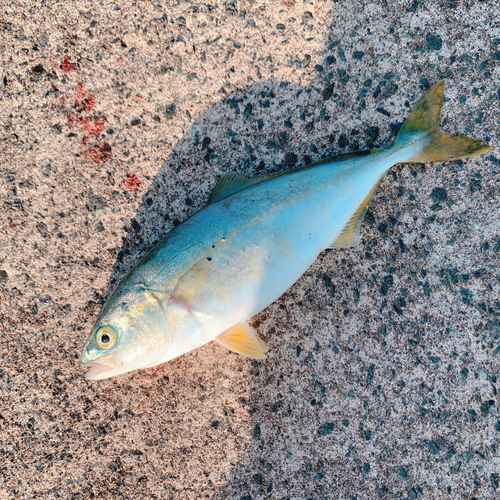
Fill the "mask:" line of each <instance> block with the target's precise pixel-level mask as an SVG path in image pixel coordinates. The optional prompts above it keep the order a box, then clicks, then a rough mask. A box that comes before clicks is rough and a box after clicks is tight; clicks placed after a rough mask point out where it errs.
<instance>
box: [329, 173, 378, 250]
mask: <svg viewBox="0 0 500 500" xmlns="http://www.w3.org/2000/svg"><path fill="white" fill-rule="evenodd" d="M378 185H379V183H378V182H377V184H375V186H373V189H372V190H371V191H370V192H369V193H368V196H367V197H366V198H365V199H364V200H363V203H361V205H360V206H359V207H358V209H357V210H356V212H354V214H353V216H352V217H351V218H350V219H349V222H348V223H347V224H346V226H345V227H344V229H343V230H342V232H341V233H340V234H339V235H338V236H337V237H336V238H335V240H334V241H333V242H332V243H331V244H330V246H329V247H328V248H351V247H355V246H356V245H359V243H360V242H361V236H360V235H359V230H360V228H361V221H362V220H363V217H364V216H365V214H366V211H367V210H368V204H369V203H370V201H371V199H372V198H373V197H374V196H375V192H376V191H377V187H378Z"/></svg>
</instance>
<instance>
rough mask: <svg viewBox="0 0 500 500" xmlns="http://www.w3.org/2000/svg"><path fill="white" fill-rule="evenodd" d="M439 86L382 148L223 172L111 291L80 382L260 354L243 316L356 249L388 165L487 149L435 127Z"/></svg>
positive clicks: (85, 352)
mask: <svg viewBox="0 0 500 500" xmlns="http://www.w3.org/2000/svg"><path fill="white" fill-rule="evenodd" d="M443 85H444V82H438V83H436V84H435V85H433V86H432V87H431V88H430V89H429V90H428V92H427V93H426V94H425V95H424V96H423V97H422V98H421V100H420V101H419V102H418V104H417V106H416V107H415V109H414V111H413V112H412V113H411V115H410V116H409V118H408V119H407V120H406V122H405V124H404V125H403V127H402V128H401V130H400V131H399V133H398V135H397V137H396V140H395V141H394V143H393V145H392V146H391V147H390V148H389V149H386V150H381V149H377V150H372V151H365V152H360V153H354V154H347V155H341V156H338V157H336V158H331V159H328V160H322V161H320V162H318V163H316V164H313V165H310V166H308V167H304V168H299V169H296V170H291V171H288V172H283V173H276V174H269V175H263V176H260V177H254V178H252V179H247V178H245V177H243V176H241V175H240V174H237V173H228V174H225V175H223V176H222V177H221V178H220V179H219V181H218V183H217V185H216V186H215V189H214V192H213V193H212V195H211V197H210V200H209V201H208V204H207V206H206V207H205V208H203V209H202V210H200V211H199V212H198V213H196V214H195V215H193V216H192V217H191V218H189V219H188V220H186V221H185V222H184V223H183V224H181V225H179V226H178V227H176V228H175V229H174V230H173V231H172V232H170V233H169V234H168V235H167V236H165V238H163V239H162V240H161V241H160V243H158V244H157V245H156V246H155V247H154V248H153V249H152V250H150V251H149V252H148V253H147V254H146V255H145V256H144V257H143V258H142V259H141V260H140V261H139V262H138V263H137V264H136V265H135V267H134V268H133V269H132V270H131V271H130V272H129V273H128V274H127V275H126V276H125V277H124V278H123V279H122V280H121V282H120V283H119V284H118V286H117V287H116V289H115V290H114V291H113V293H112V294H111V295H110V297H109V299H108V301H107V302H106V304H105V305H104V307H103V309H102V311H101V314H100V315H99V317H98V318H97V321H96V323H95V326H94V329H93V332H92V335H90V337H89V339H88V341H87V343H86V344H85V348H84V349H83V353H82V355H81V363H82V366H83V367H84V368H88V371H87V373H86V377H87V378H88V379H91V380H97V379H104V378H109V377H113V376H115V375H119V374H121V373H125V372H129V371H131V370H137V369H138V368H147V367H151V366H155V365H158V364H160V363H164V362H165V361H169V360H171V359H173V358H176V357H177V356H180V355H182V354H184V353H186V352H189V351H192V350H193V349H196V348H197V347H200V346H202V345H203V344H206V343H207V342H210V341H212V340H215V341H216V342H218V343H219V344H221V345H223V346H225V347H227V348H228V349H230V350H232V351H235V352H238V353H240V354H243V355H245V356H248V357H251V358H256V359H261V358H265V356H266V352H267V351H268V347H267V346H266V344H265V343H264V342H263V341H262V340H261V339H260V338H259V337H258V335H257V333H256V331H255V330H254V329H253V328H252V326H250V325H249V323H248V319H249V318H251V317H252V316H254V315H255V314H257V313H258V312H260V311H262V309H264V308H265V307H266V306H268V305H269V304H271V302H273V301H274V300H276V299H277V298H278V297H279V296H280V295H281V294H283V293H284V292H285V291H286V290H287V289H288V288H289V287H290V286H292V285H293V284H294V283H295V282H296V281H297V280H298V279H299V278H300V276H301V275H302V274H303V273H304V272H305V271H306V270H307V268H308V267H309V266H310V265H311V264H312V263H313V262H314V260H315V259H316V257H317V256H318V255H319V253H320V252H322V251H323V250H325V249H327V248H343V247H352V246H355V245H357V244H358V243H359V242H360V236H359V228H360V225H361V221H362V219H363V215H364V214H365V212H366V207H367V205H368V203H369V202H370V200H371V199H372V197H373V195H374V193H375V190H376V189H377V185H378V183H379V182H380V179H381V178H382V176H383V175H384V174H385V173H386V172H387V170H388V169H389V168H391V166H392V165H394V164H396V163H404V162H426V161H443V160H455V159H459V158H462V159H463V158H470V157H472V156H477V155H480V154H482V153H485V152H486V151H488V149H489V146H487V145H484V144H483V143H481V142H480V141H478V140H476V139H471V138H469V137H465V136H457V137H450V135H449V134H447V133H445V132H442V131H441V130H439V129H438V119H439V111H440V108H441V102H442V97H443Z"/></svg>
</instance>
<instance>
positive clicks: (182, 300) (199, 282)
mask: <svg viewBox="0 0 500 500" xmlns="http://www.w3.org/2000/svg"><path fill="white" fill-rule="evenodd" d="M211 268H212V260H211V259H210V258H209V257H208V258H206V257H205V258H203V259H201V260H200V261H199V262H198V263H197V264H195V265H194V266H193V267H192V268H191V269H189V270H188V271H187V272H186V274H184V276H183V277H182V278H181V279H180V280H179V283H177V286H176V287H175V289H174V291H173V292H172V295H171V296H170V299H169V303H172V304H178V305H181V306H183V307H185V308H186V309H188V310H189V311H190V310H191V309H192V308H193V303H194V300H195V298H196V296H197V295H198V294H199V293H200V292H201V290H202V289H203V287H204V286H205V284H206V282H207V279H208V275H209V273H210V269H211Z"/></svg>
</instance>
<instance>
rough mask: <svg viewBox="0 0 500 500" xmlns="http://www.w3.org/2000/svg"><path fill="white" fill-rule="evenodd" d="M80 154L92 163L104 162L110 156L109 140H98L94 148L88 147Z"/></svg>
mask: <svg viewBox="0 0 500 500" xmlns="http://www.w3.org/2000/svg"><path fill="white" fill-rule="evenodd" d="M82 155H83V156H85V158H88V159H89V160H92V161H93V162H94V163H104V162H106V161H108V160H109V159H110V158H111V145H110V144H109V142H100V143H99V145H98V146H97V147H96V148H89V149H87V150H86V151H84V152H83V153H82Z"/></svg>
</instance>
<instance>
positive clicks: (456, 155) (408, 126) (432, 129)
mask: <svg viewBox="0 0 500 500" xmlns="http://www.w3.org/2000/svg"><path fill="white" fill-rule="evenodd" d="M443 87H444V80H441V81H439V82H437V83H435V84H434V85H433V86H432V87H431V88H430V89H429V90H428V91H427V92H426V93H425V94H424V95H423V97H422V98H421V99H420V101H418V103H417V105H416V106H415V109H414V110H413V111H412V113H411V114H410V116H409V117H408V119H407V120H406V122H405V123H404V125H403V126H402V127H401V130H400V131H399V133H398V135H397V137H396V144H398V143H399V144H405V143H408V142H410V141H411V140H412V139H413V138H414V137H415V135H417V134H418V135H419V136H420V138H421V139H422V140H423V139H424V137H429V136H430V143H429V144H428V145H427V146H426V148H425V149H424V150H423V151H421V152H420V153H418V154H416V155H415V156H413V157H412V158H410V159H409V160H408V161H413V162H426V161H445V160H459V159H463V158H471V157H473V156H479V155H481V154H483V153H486V151H488V150H489V149H490V146H488V145H487V144H484V143H483V142H481V141H479V140H477V139H472V138H471V137H467V136H465V135H458V136H455V137H451V135H450V134H448V133H446V132H443V131H442V130H439V129H438V124H439V113H440V111H441V104H442V101H443ZM426 132H427V133H426Z"/></svg>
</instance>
